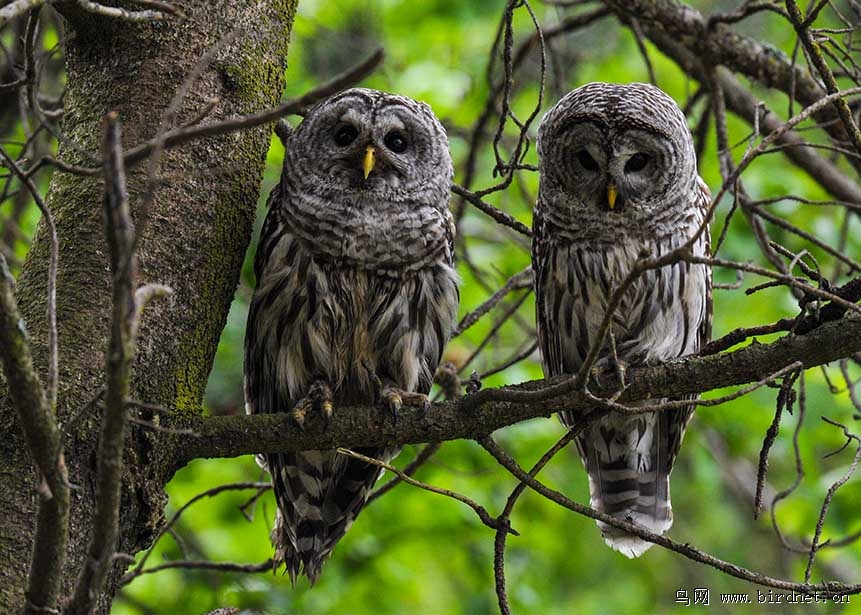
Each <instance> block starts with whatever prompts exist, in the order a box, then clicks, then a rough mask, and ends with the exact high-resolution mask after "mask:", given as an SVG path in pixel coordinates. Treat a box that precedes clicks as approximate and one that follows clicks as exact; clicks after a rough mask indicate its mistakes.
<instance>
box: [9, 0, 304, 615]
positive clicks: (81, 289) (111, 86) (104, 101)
mask: <svg viewBox="0 0 861 615" xmlns="http://www.w3.org/2000/svg"><path fill="white" fill-rule="evenodd" d="M181 5H182V9H183V10H184V11H185V14H186V16H185V18H183V19H168V20H166V21H162V22H156V23H145V24H133V23H128V22H125V21H117V20H112V19H109V18H106V17H102V16H97V15H93V14H88V13H79V12H77V11H72V10H68V11H66V12H64V17H65V18H66V21H67V37H68V42H67V43H66V47H65V58H66V68H67V74H68V89H67V92H66V96H65V109H66V113H65V117H64V119H63V126H62V131H63V135H64V137H65V139H64V142H63V143H61V146H60V151H59V157H60V158H61V159H62V160H64V161H66V162H69V163H73V164H77V165H82V166H93V164H94V159H97V158H99V157H100V154H99V151H100V142H101V138H102V131H103V119H102V118H103V117H104V115H105V114H106V113H108V112H109V111H116V112H117V113H118V114H119V119H120V121H121V122H122V128H123V142H124V147H126V148H129V147H132V146H134V145H136V144H138V143H141V142H143V141H145V140H147V139H151V138H153V137H154V136H155V135H156V133H157V131H158V129H159V126H160V125H161V123H162V117H163V114H164V112H165V111H166V109H167V108H168V107H169V105H170V102H171V99H172V98H173V97H174V95H175V94H176V92H177V91H179V90H180V88H181V87H182V86H183V84H184V82H185V81H186V77H187V75H188V74H189V72H190V71H191V69H192V67H194V66H195V64H196V63H197V62H198V60H199V59H200V58H201V56H203V55H204V54H205V53H206V52H207V51H208V50H210V49H212V48H213V47H214V46H215V45H216V44H217V43H218V42H219V41H220V40H222V39H223V38H224V37H225V36H227V35H229V34H230V33H231V32H233V31H234V29H237V28H238V29H239V31H238V33H236V35H235V38H233V40H232V42H230V43H229V44H227V45H225V46H223V48H221V49H219V51H218V52H217V53H216V54H215V57H214V60H213V61H212V62H210V63H209V65H208V66H207V67H206V68H205V69H204V70H203V72H202V74H201V76H200V78H199V79H197V80H196V81H195V82H194V83H193V84H192V85H191V87H190V88H189V90H188V93H187V95H186V96H185V98H184V100H183V103H182V105H181V107H180V112H179V115H178V118H177V122H176V123H177V124H181V123H183V122H186V121H188V120H190V119H191V118H193V117H195V116H196V115H197V114H198V113H199V112H200V111H201V110H202V109H204V108H205V107H206V106H207V104H208V103H209V102H210V101H212V100H213V99H214V98H218V99H219V101H220V102H219V103H218V105H217V106H216V107H215V110H214V111H213V113H212V115H211V118H210V119H208V120H206V121H214V120H217V119H219V118H222V117H227V116H232V115H237V114H245V113H250V112H253V111H257V110H260V109H263V108H266V107H271V106H274V105H276V104H277V103H278V101H279V98H280V94H281V91H282V89H283V75H284V68H285V65H286V53H287V44H288V40H289V34H290V28H291V25H292V19H293V14H294V12H295V6H296V0H283V1H279V0H272V1H270V2H263V3H258V2H257V1H256V0H241V1H226V0H224V1H221V2H217V3H213V2H204V1H202V0H200V1H198V0H194V1H191V0H189V1H188V2H183V3H181ZM269 135H270V127H264V128H257V129H252V130H247V131H243V132H239V133H234V134H230V135H226V136H223V137H217V138H207V139H204V140H198V141H195V142H193V143H190V144H186V145H183V146H181V147H178V148H176V149H172V150H170V151H166V152H165V153H164V155H163V156H162V158H161V166H160V171H159V175H160V178H161V182H160V184H159V188H158V190H157V192H156V194H155V197H154V199H153V201H152V204H151V206H150V208H149V212H148V215H147V216H146V221H145V223H144V220H143V217H142V215H141V210H140V203H141V202H142V198H141V197H142V192H143V190H144V187H145V185H146V182H147V164H146V163H143V164H140V165H138V166H137V167H135V168H134V169H131V170H129V174H128V175H129V176H128V191H129V198H130V202H131V206H132V212H133V216H134V217H135V218H136V224H137V225H138V227H139V229H140V230H141V238H140V243H139V248H138V256H139V274H138V284H144V283H151V282H152V283H160V284H166V285H168V286H170V287H172V288H173V291H174V293H173V296H172V297H171V298H170V299H168V300H162V301H157V302H155V303H153V304H151V305H150V307H149V308H148V309H147V310H146V312H145V314H144V318H143V324H142V329H141V334H140V338H139V342H138V355H137V359H136V361H135V368H134V373H133V381H132V391H133V396H134V397H135V398H136V399H140V400H144V401H147V402H152V403H156V404H162V405H164V406H167V407H170V408H174V409H177V411H179V412H180V413H188V414H191V413H195V412H198V411H199V408H200V401H201V398H202V395H203V391H204V387H205V385H206V379H207V376H208V374H209V370H210V367H211V364H212V360H213V356H214V354H215V349H216V345H217V341H218V337H219V335H220V333H221V329H222V327H223V325H224V322H225V319H226V316H227V311H228V308H229V305H230V301H231V299H232V296H233V292H234V290H235V287H236V283H237V279H238V276H239V271H240V267H241V263H242V259H243V255H244V252H245V249H246V247H247V245H248V242H249V238H250V235H251V228H252V222H253V218H254V211H255V205H256V203H257V199H258V194H259V188H260V180H261V176H262V171H263V165H264V162H265V155H266V151H267V148H268V145H269V138H270V137H269ZM102 198H103V195H102V181H101V179H100V178H84V177H79V176H75V175H70V174H65V173H59V172H57V173H55V174H54V177H53V180H52V183H51V188H50V192H49V195H48V206H49V207H50V208H51V210H52V212H53V215H54V218H55V221H56V226H57V233H58V236H59V248H60V260H59V272H58V277H57V311H58V318H57V321H58V333H59V343H60V351H59V364H60V378H59V395H58V416H59V420H60V421H61V423H63V424H65V425H66V426H67V429H68V431H69V432H70V433H69V435H68V438H67V440H66V443H65V455H66V462H67V465H68V468H69V477H70V481H71V482H72V483H73V484H74V485H76V486H77V487H76V488H75V489H74V490H73V492H72V515H71V525H70V539H69V546H68V560H67V565H66V574H64V579H65V580H64V586H63V595H69V594H70V593H71V591H72V589H73V584H74V583H75V580H76V579H77V578H78V571H79V570H80V567H81V565H82V563H83V560H84V557H85V553H86V549H87V544H88V542H89V538H90V536H91V534H92V532H93V531H94V529H95V530H96V531H97V530H98V528H93V527H92V525H91V520H92V512H93V500H94V496H95V484H96V481H95V468H96V450H97V446H98V434H99V422H100V416H99V410H98V407H97V405H96V406H93V407H91V408H90V409H89V410H87V411H85V412H83V413H82V414H81V415H80V417H79V418H78V420H76V421H75V422H74V423H73V424H68V421H69V419H70V417H72V416H74V415H75V414H76V412H77V411H78V410H79V409H80V408H82V407H83V406H85V404H86V403H87V402H88V400H90V399H92V398H93V396H94V395H95V394H96V393H97V391H99V389H100V387H101V386H102V385H103V384H104V382H105V362H106V348H107V340H108V335H109V331H110V323H109V318H110V314H111V305H110V300H111V291H110V289H111V274H110V271H109V263H108V255H107V246H106V242H105V239H104V231H103V222H102V206H101V203H102ZM48 253H49V245H48V237H47V233H45V232H44V228H40V229H39V232H38V233H37V237H36V240H35V242H34V245H33V248H32V250H31V251H30V254H29V255H28V257H27V261H26V263H25V265H24V268H23V270H22V272H21V275H20V277H19V280H18V286H17V297H18V301H19V304H20V308H21V311H22V313H23V315H24V318H25V321H26V325H27V329H28V333H29V336H30V339H31V343H32V347H33V352H34V355H35V358H36V362H37V365H38V367H39V368H40V372H41V373H42V374H43V375H44V374H45V368H46V365H47V340H48V331H47V319H46V282H47V270H48V260H49V259H48ZM0 421H2V424H3V425H4V435H3V438H0V481H2V484H3V486H2V489H0V518H2V523H0V528H2V532H0V611H2V612H4V613H15V612H20V610H21V608H22V606H23V604H24V600H25V598H24V589H25V587H26V578H27V573H28V568H29V562H30V553H31V549H32V547H33V544H32V541H33V536H32V532H33V527H34V519H35V513H36V509H37V494H36V488H37V485H38V480H37V479H38V477H37V476H36V472H35V470H34V465H33V462H32V459H31V457H30V454H29V452H28V450H27V448H26V443H25V441H24V438H23V434H22V432H21V429H20V426H19V424H18V419H17V417H16V414H15V411H14V409H13V408H12V407H11V403H10V400H9V397H8V391H5V390H3V388H2V385H0ZM182 445H183V442H182V439H181V437H179V436H172V435H170V434H168V433H164V432H159V433H152V432H143V431H142V430H139V429H136V430H133V432H132V435H131V436H130V437H129V438H128V439H127V443H126V453H125V464H126V465H125V474H124V481H123V491H122V506H121V520H120V528H119V532H120V537H119V544H118V545H117V550H118V551H121V552H126V553H134V552H136V551H138V550H140V549H142V548H145V547H146V546H148V544H149V543H150V540H151V538H152V536H153V533H154V531H156V529H157V528H158V525H159V523H160V522H161V521H162V518H163V507H164V503H165V495H164V489H163V488H164V485H165V483H166V482H167V481H168V480H169V479H170V477H171V475H172V474H173V472H174V471H175V470H176V466H177V464H176V461H175V460H176V459H178V458H180V456H179V455H178V454H177V451H178V450H179V448H180V447H182ZM123 568H124V564H118V565H116V566H115V567H114V569H113V570H112V572H111V574H110V578H109V581H108V587H107V591H106V592H105V595H104V597H103V599H102V600H101V601H100V610H101V611H103V612H106V611H107V610H108V608H109V605H110V599H111V598H112V596H113V594H114V591H115V586H116V581H117V579H118V578H119V576H120V574H121V573H122V572H123Z"/></svg>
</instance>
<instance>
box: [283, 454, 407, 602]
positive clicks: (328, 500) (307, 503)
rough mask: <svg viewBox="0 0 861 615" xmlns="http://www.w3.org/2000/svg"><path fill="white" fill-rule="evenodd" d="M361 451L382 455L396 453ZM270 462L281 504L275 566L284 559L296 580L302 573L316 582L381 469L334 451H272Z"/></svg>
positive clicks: (369, 455)
mask: <svg viewBox="0 0 861 615" xmlns="http://www.w3.org/2000/svg"><path fill="white" fill-rule="evenodd" d="M357 450H358V452H360V453H362V454H363V455H366V456H368V457H373V458H375V459H383V460H388V459H391V457H392V456H394V454H395V453H396V451H393V450H386V449H357ZM267 463H268V466H269V470H270V474H271V475H272V484H273V487H274V490H275V499H276V502H277V504H278V512H277V515H276V518H275V527H274V528H273V530H272V544H273V545H274V546H275V557H274V563H275V566H276V567H277V566H278V565H279V564H280V563H281V562H284V564H285V567H286V572H287V574H289V575H290V581H291V582H292V583H293V585H295V584H296V578H297V577H298V576H299V575H300V574H304V575H305V576H306V577H308V581H309V582H310V583H311V585H314V583H315V582H316V581H317V579H318V578H319V576H320V572H321V570H322V567H323V563H324V562H325V561H326V559H327V558H328V557H329V554H330V553H331V552H332V549H334V548H335V545H336V544H337V543H338V541H339V540H341V538H343V536H344V534H345V533H346V532H347V530H348V529H349V527H350V525H351V524H352V523H353V521H354V520H355V519H356V516H357V515H358V514H359V512H360V511H361V509H362V507H363V506H364V505H365V502H367V500H368V495H370V491H371V488H372V487H373V485H374V483H375V482H376V481H377V479H378V478H379V476H380V474H381V473H382V470H381V469H380V468H378V467H377V466H373V465H370V464H367V463H364V462H362V461H359V460H357V459H354V458H351V457H347V456H345V455H340V454H338V453H336V452H335V451H304V452H301V453H283V454H277V455H269V456H268V459H267Z"/></svg>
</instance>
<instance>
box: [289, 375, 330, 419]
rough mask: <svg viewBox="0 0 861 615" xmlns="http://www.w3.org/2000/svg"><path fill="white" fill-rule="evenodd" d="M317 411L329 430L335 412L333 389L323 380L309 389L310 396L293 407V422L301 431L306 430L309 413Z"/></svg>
mask: <svg viewBox="0 0 861 615" xmlns="http://www.w3.org/2000/svg"><path fill="white" fill-rule="evenodd" d="M313 410H317V411H319V412H320V413H321V414H322V415H323V420H324V421H325V429H328V428H329V423H330V422H331V421H332V414H333V412H334V404H333V403H332V388H331V387H330V386H329V385H328V384H327V383H326V382H325V381H323V380H317V381H315V382H314V383H313V384H312V385H311V386H310V387H309V388H308V394H307V395H306V396H305V397H303V398H302V399H300V400H299V401H297V402H296V405H295V406H293V411H292V415H293V420H294V421H295V422H296V425H297V426H298V427H299V429H305V418H306V416H307V415H308V413H309V412H311V411H313Z"/></svg>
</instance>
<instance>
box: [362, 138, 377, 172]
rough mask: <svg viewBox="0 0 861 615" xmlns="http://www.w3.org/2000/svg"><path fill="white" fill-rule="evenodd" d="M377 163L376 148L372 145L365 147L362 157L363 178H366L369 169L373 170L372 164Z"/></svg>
mask: <svg viewBox="0 0 861 615" xmlns="http://www.w3.org/2000/svg"><path fill="white" fill-rule="evenodd" d="M376 163H377V150H376V149H374V146H373V145H369V146H368V147H367V148H366V149H365V157H364V158H363V159H362V171H363V172H364V174H365V179H368V175H370V174H371V171H373V170H374V165H375V164H376Z"/></svg>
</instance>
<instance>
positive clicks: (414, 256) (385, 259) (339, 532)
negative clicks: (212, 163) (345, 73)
mask: <svg viewBox="0 0 861 615" xmlns="http://www.w3.org/2000/svg"><path fill="white" fill-rule="evenodd" d="M452 175H453V170H452V162H451V156H450V154H449V150H448V140H447V138H446V134H445V131H444V129H443V127H442V125H441V124H440V123H439V120H437V118H436V117H435V116H434V114H433V112H432V111H431V110H430V108H429V107H428V106H427V105H425V104H423V103H419V102H416V101H414V100H411V99H409V98H405V97H403V96H395V95H391V94H385V93H383V92H378V91H374V90H367V89H351V90H347V91H344V92H341V93H340V94H337V95H335V96H333V97H331V98H329V99H327V100H325V101H323V102H321V103H319V104H318V105H316V106H315V107H314V108H312V109H311V110H310V111H309V112H308V114H307V116H306V117H305V118H304V120H303V121H302V122H301V123H300V124H299V126H298V127H297V128H296V130H295V131H294V132H293V133H292V134H291V135H290V136H289V137H288V139H287V142H286V143H285V153H284V167H283V172H282V176H281V181H280V183H279V185H278V186H277V187H276V188H275V189H274V190H273V191H272V194H271V195H270V197H269V212H268V214H267V216H266V220H265V223H264V225H263V230H262V234H261V237H260V243H259V245H258V248H257V256H256V260H255V263H254V270H255V273H256V276H257V288H256V290H255V291H254V295H253V298H252V300H251V306H250V310H249V314H248V326H247V333H246V338H245V399H246V408H247V411H248V412H249V413H264V412H291V413H292V415H293V417H294V419H295V420H296V421H297V422H298V423H299V424H300V425H301V424H302V423H304V421H305V417H306V415H308V413H310V412H321V413H322V414H323V416H325V417H327V420H328V417H330V416H331V414H332V412H333V409H334V410H335V411H337V407H338V406H339V405H341V406H348V405H359V404H363V405H368V404H372V403H380V404H382V406H383V407H384V408H386V409H388V411H390V412H393V413H397V411H398V409H399V408H400V407H401V405H402V404H403V403H410V404H413V405H419V406H422V407H426V405H427V403H428V402H427V397H426V394H427V393H428V391H429V390H430V387H431V383H432V379H433V375H434V371H435V370H436V367H437V364H438V363H439V361H440V357H441V355H442V351H443V347H444V346H445V344H446V342H447V341H448V338H449V336H450V333H451V331H452V330H453V326H454V321H455V317H456V313H457V307H458V278H457V275H456V273H455V270H454V268H453V239H454V223H453V221H452V216H451V214H450V213H449V210H448V199H449V189H450V186H451V180H452ZM358 450H359V452H361V453H363V454H364V455H367V456H369V457H373V458H379V459H383V460H389V459H391V458H392V457H393V456H394V455H395V454H397V450H396V449H392V448H364V449H358ZM265 461H266V465H267V466H268V469H269V472H270V474H271V476H272V483H273V486H274V491H275V498H276V501H277V504H278V512H277V516H276V522H275V528H274V529H273V531H272V541H273V544H274V546H275V561H276V563H280V562H282V561H283V562H284V563H285V565H286V569H287V572H288V573H289V575H290V578H291V581H292V582H293V583H294V584H295V582H296V578H297V575H299V574H301V573H304V574H305V575H306V576H307V577H308V579H309V581H310V582H311V584H312V585H313V583H314V582H315V581H316V580H317V578H318V576H319V574H320V569H321V566H322V564H323V562H324V561H325V559H326V558H327V556H328V555H329V554H330V553H331V551H332V549H333V547H334V546H335V544H336V543H337V542H338V540H340V539H341V537H342V536H343V535H344V533H345V532H346V531H347V529H348V528H349V526H350V524H351V523H352V522H353V520H354V519H355V518H356V515H358V513H359V511H360V510H361V508H362V506H363V505H364V504H365V501H366V499H367V496H368V492H369V490H370V489H371V487H372V486H373V484H374V482H375V481H376V480H377V478H378V477H379V476H380V473H381V470H380V469H379V468H378V467H376V466H372V465H369V464H366V463H364V462H361V461H358V460H355V459H352V458H348V457H345V456H343V455H339V454H337V453H336V452H335V451H326V450H323V451H304V452H298V453H277V454H275V453H273V454H268V455H265Z"/></svg>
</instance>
